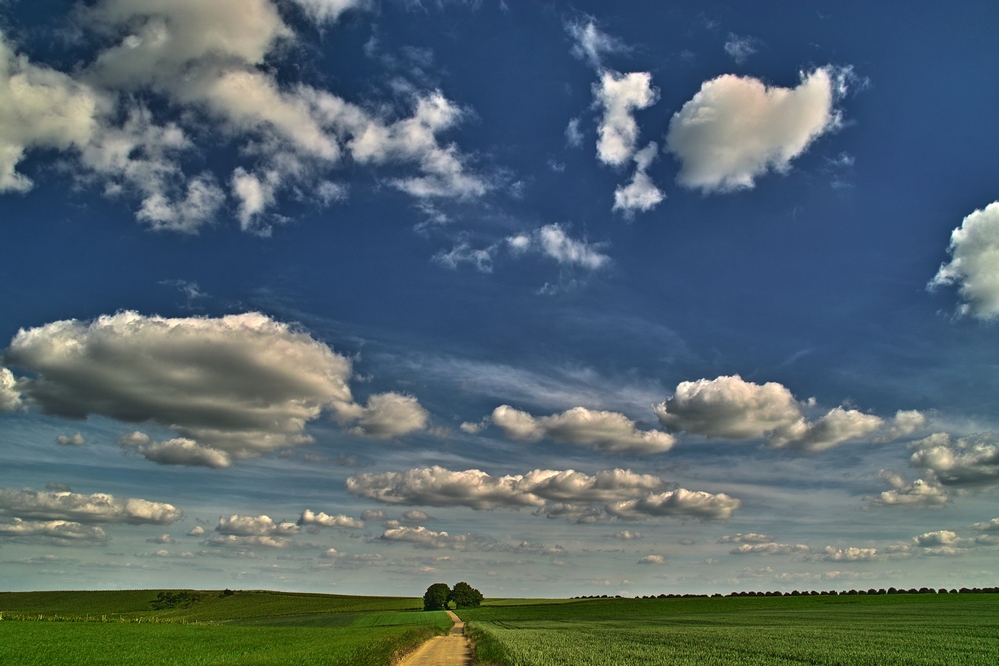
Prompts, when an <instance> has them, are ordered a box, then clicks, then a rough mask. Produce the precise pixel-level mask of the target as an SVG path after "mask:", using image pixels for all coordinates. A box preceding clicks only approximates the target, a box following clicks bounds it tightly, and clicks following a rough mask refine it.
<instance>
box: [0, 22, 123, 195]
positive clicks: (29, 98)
mask: <svg viewBox="0 0 999 666" xmlns="http://www.w3.org/2000/svg"><path fill="white" fill-rule="evenodd" d="M0 99H3V100H4V102H3V104H2V105H0V194H2V193H4V192H26V191H28V190H30V189H31V187H32V182H31V179H30V178H28V177H27V176H25V175H24V174H21V173H18V172H17V170H16V167H17V165H18V163H19V162H20V161H21V160H22V159H23V158H24V155H25V153H26V152H27V151H29V150H31V149H33V148H57V149H60V150H67V149H70V148H76V149H80V148H82V147H83V146H85V145H86V144H87V142H89V141H90V138H91V136H92V135H93V133H94V131H95V129H96V127H97V121H96V115H97V114H98V113H99V111H100V110H101V108H102V106H103V105H104V102H103V100H102V99H101V97H100V95H98V94H97V93H95V92H94V91H93V90H92V89H91V88H90V87H89V86H87V85H84V84H81V83H78V82H76V81H74V80H73V79H72V78H70V77H69V76H67V75H65V74H62V73H61V72H57V71H55V70H53V69H50V68H48V67H40V66H37V65H33V64H31V63H29V62H28V59H27V57H26V56H23V55H17V54H16V53H15V52H14V50H13V49H12V48H11V45H10V44H9V42H8V41H7V40H6V38H5V37H4V36H3V33H0Z"/></svg>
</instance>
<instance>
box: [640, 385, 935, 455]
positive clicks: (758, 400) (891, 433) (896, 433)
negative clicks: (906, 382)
mask: <svg viewBox="0 0 999 666" xmlns="http://www.w3.org/2000/svg"><path fill="white" fill-rule="evenodd" d="M814 406H815V405H814V401H813V400H809V401H808V402H805V403H800V402H798V401H797V400H795V398H794V396H793V395H792V394H791V391H789V390H788V389H787V388H786V387H785V386H783V385H781V384H778V383H776V382H768V383H766V384H762V385H761V384H755V383H753V382H747V381H745V380H743V379H742V377H740V376H739V375H732V376H722V377H718V378H716V379H699V380H697V381H694V382H681V383H680V384H679V385H678V386H677V387H676V391H675V393H674V394H673V396H672V397H670V398H668V399H667V400H666V401H665V402H663V403H661V404H659V405H656V406H655V408H654V409H655V412H656V415H657V416H658V417H659V421H660V423H661V424H662V425H663V427H664V428H666V430H667V431H669V432H688V433H691V434H697V435H704V436H707V437H717V438H723V439H733V440H741V439H756V438H761V437H763V438H766V439H767V440H768V442H769V443H770V445H771V446H774V447H786V448H794V449H800V450H803V451H808V452H819V451H825V450H826V449H829V448H831V447H833V446H836V445H837V444H840V443H842V442H846V441H849V440H855V439H862V438H864V437H867V436H869V435H873V437H872V439H873V440H874V441H878V442H886V441H891V440H893V439H895V438H897V437H902V436H905V435H907V434H911V433H912V432H915V430H916V429H917V428H918V427H921V426H922V425H924V424H925V423H926V420H925V417H924V416H923V415H922V414H920V413H919V412H912V411H910V412H899V413H898V414H897V415H896V416H895V417H894V418H893V419H892V420H890V421H887V422H886V421H885V420H884V419H881V418H880V417H877V416H874V415H871V414H864V413H863V412H860V411H857V410H855V409H844V408H842V407H835V408H833V409H831V410H829V411H828V412H826V413H825V414H824V415H823V416H821V417H820V418H818V419H817V420H815V421H808V420H807V419H806V417H805V414H804V412H803V410H804V409H812V408H814Z"/></svg>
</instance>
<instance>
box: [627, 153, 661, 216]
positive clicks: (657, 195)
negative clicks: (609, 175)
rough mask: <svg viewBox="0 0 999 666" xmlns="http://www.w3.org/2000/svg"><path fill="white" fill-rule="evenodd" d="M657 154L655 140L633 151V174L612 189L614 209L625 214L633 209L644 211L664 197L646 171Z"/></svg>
mask: <svg viewBox="0 0 999 666" xmlns="http://www.w3.org/2000/svg"><path fill="white" fill-rule="evenodd" d="M658 154H659V144H657V143H656V142H655V141H653V142H651V143H649V145H647V146H646V147H645V148H642V149H641V150H639V151H638V152H637V153H635V155H634V159H635V174H634V175H633V176H632V177H631V182H629V183H628V184H627V185H623V186H620V187H618V188H617V189H616V190H614V210H620V211H622V212H623V213H624V214H625V216H628V215H633V214H634V213H635V211H641V212H643V213H644V212H648V211H650V210H652V209H653V208H655V207H656V206H658V205H659V204H660V203H661V202H662V200H663V199H665V198H666V195H665V194H663V192H662V190H660V189H659V188H658V187H656V184H655V183H654V182H652V178H650V177H649V174H648V173H647V172H648V169H649V167H650V166H652V162H653V161H655V159H656V157H657V156H658Z"/></svg>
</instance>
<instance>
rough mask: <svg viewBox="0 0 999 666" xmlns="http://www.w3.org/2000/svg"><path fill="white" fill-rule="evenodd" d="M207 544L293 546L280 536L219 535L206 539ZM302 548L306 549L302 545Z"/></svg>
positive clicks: (239, 546) (291, 542)
mask: <svg viewBox="0 0 999 666" xmlns="http://www.w3.org/2000/svg"><path fill="white" fill-rule="evenodd" d="M207 544H208V545H209V546H212V547H215V548H240V549H245V548H254V547H259V548H291V547H294V546H296V545H298V544H295V542H293V541H292V540H291V539H289V538H288V537H282V536H237V535H235V534H219V535H218V536H213V537H211V538H209V539H208V541H207ZM301 547H303V548H305V547H308V546H307V545H306V544H302V546H301Z"/></svg>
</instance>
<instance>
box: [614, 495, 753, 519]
mask: <svg viewBox="0 0 999 666" xmlns="http://www.w3.org/2000/svg"><path fill="white" fill-rule="evenodd" d="M740 506H742V502H741V501H740V500H737V499H735V498H734V497H729V496H728V495H726V494H725V493H718V494H717V495H712V494H711V493H707V492H704V491H691V490H687V489H685V488H678V489H677V490H673V491H670V492H667V493H658V494H651V495H649V496H648V497H644V498H642V499H634V500H627V501H622V502H612V503H610V504H608V505H607V512H608V513H610V514H611V515H613V516H616V517H618V518H623V519H625V520H643V519H645V518H657V517H663V516H671V517H675V518H696V519H699V520H727V519H728V518H730V517H731V516H732V514H733V513H734V512H735V511H736V510H737V509H738V508H739V507H740Z"/></svg>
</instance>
